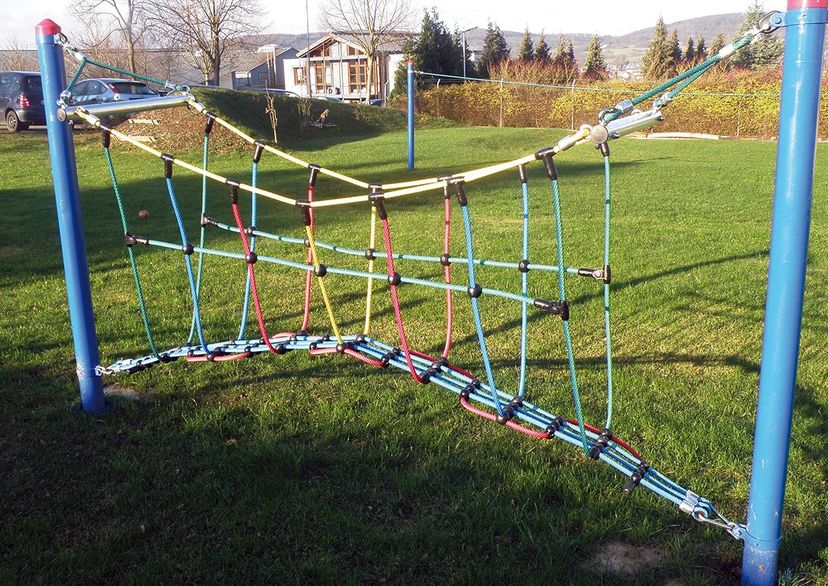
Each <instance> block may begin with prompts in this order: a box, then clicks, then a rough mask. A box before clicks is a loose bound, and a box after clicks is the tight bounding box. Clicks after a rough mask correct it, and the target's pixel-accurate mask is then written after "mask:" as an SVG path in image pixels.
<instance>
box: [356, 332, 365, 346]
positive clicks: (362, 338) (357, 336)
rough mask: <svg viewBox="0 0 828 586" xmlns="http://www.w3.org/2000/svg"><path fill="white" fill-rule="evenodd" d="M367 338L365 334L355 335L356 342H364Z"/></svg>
mask: <svg viewBox="0 0 828 586" xmlns="http://www.w3.org/2000/svg"><path fill="white" fill-rule="evenodd" d="M366 339H367V338H366V336H365V334H357V335H356V336H355V337H354V342H356V343H357V344H363V343H364V342H365V340H366Z"/></svg>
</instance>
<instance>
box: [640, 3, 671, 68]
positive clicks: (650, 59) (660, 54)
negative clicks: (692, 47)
mask: <svg viewBox="0 0 828 586" xmlns="http://www.w3.org/2000/svg"><path fill="white" fill-rule="evenodd" d="M671 58H672V53H671V47H670V45H669V44H668V42H667V27H666V26H664V19H663V18H661V17H660V16H659V17H658V22H657V23H656V27H655V34H654V35H653V40H652V41H650V47H649V48H648V49H647V52H646V53H645V54H644V60H643V65H644V77H645V78H647V79H649V80H656V79H661V78H663V77H666V76H667V74H668V73H669V71H670V60H671Z"/></svg>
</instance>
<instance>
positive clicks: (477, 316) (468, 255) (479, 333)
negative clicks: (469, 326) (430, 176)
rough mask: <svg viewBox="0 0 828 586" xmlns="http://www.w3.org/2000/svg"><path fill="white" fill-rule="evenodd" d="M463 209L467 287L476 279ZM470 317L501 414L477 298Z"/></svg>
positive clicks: (466, 214) (468, 225) (468, 222)
mask: <svg viewBox="0 0 828 586" xmlns="http://www.w3.org/2000/svg"><path fill="white" fill-rule="evenodd" d="M460 209H461V210H462V211H463V232H464V234H465V236H466V259H467V263H466V266H467V267H468V272H469V287H474V286H475V285H476V284H477V281H476V280H475V278H474V251H473V249H472V234H471V229H472V228H471V218H470V217H469V206H468V205H464V206H460ZM471 308H472V317H473V318H474V327H475V330H476V331H477V342H478V344H479V345H480V354H481V356H482V357H483V368H484V369H485V371H486V380H487V381H488V383H489V388H490V389H491V392H492V400H493V402H494V406H495V407H496V408H497V414H498V415H500V416H502V415H503V407H502V406H501V404H500V400H499V399H498V397H497V387H496V386H495V381H494V373H493V372H492V364H491V362H490V360H489V349H488V347H487V346H486V335H485V334H484V333H483V323H482V321H481V319H480V307H479V306H478V303H477V298H476V297H472V298H471Z"/></svg>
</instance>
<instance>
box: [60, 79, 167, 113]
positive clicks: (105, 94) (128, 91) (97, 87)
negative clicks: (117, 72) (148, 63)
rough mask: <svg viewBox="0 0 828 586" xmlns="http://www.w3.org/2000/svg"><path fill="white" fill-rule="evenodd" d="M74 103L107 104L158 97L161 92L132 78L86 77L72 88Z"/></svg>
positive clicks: (80, 104) (75, 104)
mask: <svg viewBox="0 0 828 586" xmlns="http://www.w3.org/2000/svg"><path fill="white" fill-rule="evenodd" d="M71 92H72V105H73V106H85V105H87V104H106V103H110V102H124V101H127V100H142V99H146V98H157V97H158V96H159V95H160V94H159V93H158V92H157V91H155V90H154V89H152V88H151V87H149V86H148V85H147V84H145V83H142V82H140V81H133V80H131V79H114V78H102V79H85V80H83V81H81V82H79V83H76V84H75V86H74V87H73V88H72V90H71Z"/></svg>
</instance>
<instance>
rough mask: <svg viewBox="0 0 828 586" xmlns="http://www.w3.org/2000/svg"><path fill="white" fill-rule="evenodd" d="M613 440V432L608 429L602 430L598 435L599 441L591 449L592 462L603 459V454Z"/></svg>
mask: <svg viewBox="0 0 828 586" xmlns="http://www.w3.org/2000/svg"><path fill="white" fill-rule="evenodd" d="M611 439H612V432H611V431H610V430H609V429H607V428H606V427H605V428H603V429H602V430H601V433H600V434H599V435H598V441H597V442H596V443H595V444H593V446H592V447H591V448H590V449H589V457H590V459H591V460H597V459H598V458H600V457H601V452H603V451H604V449H605V448H606V447H607V445H609V442H610V440H611Z"/></svg>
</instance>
